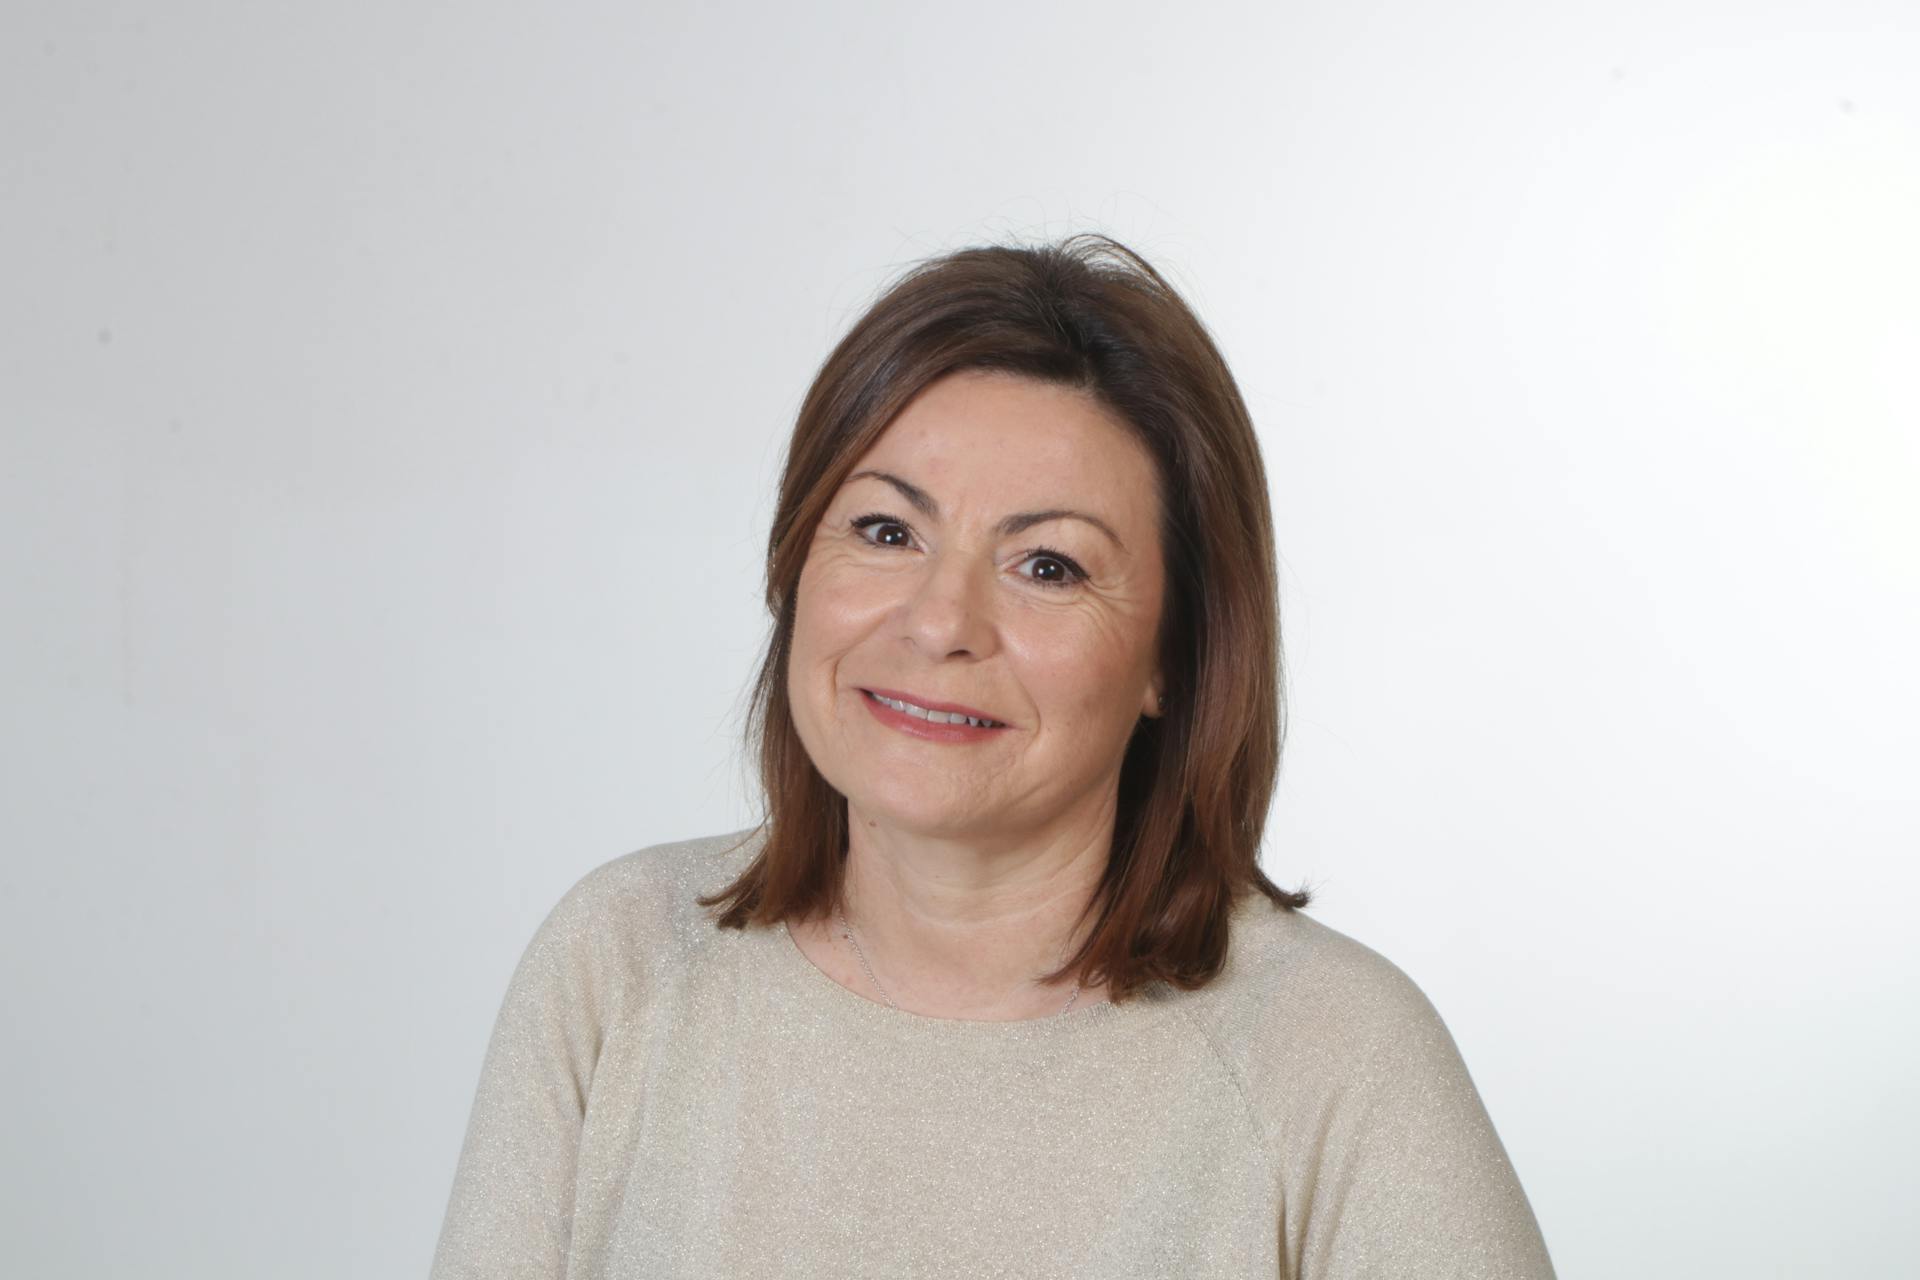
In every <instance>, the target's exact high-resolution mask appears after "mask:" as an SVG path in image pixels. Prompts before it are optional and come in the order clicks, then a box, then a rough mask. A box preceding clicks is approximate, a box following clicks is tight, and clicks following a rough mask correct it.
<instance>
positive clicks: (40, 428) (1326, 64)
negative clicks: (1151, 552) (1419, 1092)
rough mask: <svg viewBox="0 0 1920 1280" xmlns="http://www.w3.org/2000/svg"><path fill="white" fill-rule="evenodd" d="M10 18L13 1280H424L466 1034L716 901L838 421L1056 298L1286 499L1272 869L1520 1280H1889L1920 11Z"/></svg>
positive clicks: (1906, 1123)
mask: <svg viewBox="0 0 1920 1280" xmlns="http://www.w3.org/2000/svg"><path fill="white" fill-rule="evenodd" d="M3 12H4V16H3V17H0V113H3V119H0V218H3V219H4V225H3V227H0V233H3V234H0V423H3V425H4V450H3V452H0V534H3V535H4V536H3V537H0V575H3V576H0V587H3V590H4V596H3V599H4V609H5V627H4V648H3V649H0V658H3V659H4V664H3V674H4V682H5V683H4V689H3V690H0V693H3V694H4V707H0V841H3V842H4V858H5V861H4V879H3V880H0V888H3V889H4V918H3V919H0V957H4V963H5V975H6V976H5V988H4V989H5V1001H6V1004H5V1010H4V1017H3V1018H0V1037H3V1039H0V1091H3V1092H4V1097H5V1099H6V1117H7V1119H6V1128H5V1137H4V1140H3V1141H0V1253H3V1255H4V1256H0V1269H3V1270H5V1271H6V1272H7V1273H8V1274H10V1275H19V1276H34V1277H67V1276H87V1277H91V1276H142V1277H146V1276H181V1277H187V1276H191V1277H196V1278H204V1277H242V1276H245V1277H258V1276H274V1277H340V1276H380V1277H386V1276H394V1277H402V1276H417V1275H420V1274H422V1273H423V1272H424V1271H425V1268H426V1265H427V1260H428V1257H429V1254H430V1252H431V1249H432V1246H433V1243H434V1240H435V1237H436V1235H437V1233H438V1230H439V1227H440V1221H441V1215H442V1213H443V1211H444V1209H445V1204H446V1197H447V1193H448V1190H449V1187H450V1185H451V1178H452V1174H453V1169H454V1162H455V1159H456V1157H457V1155H458V1151H459V1144H460V1141H461V1137H462V1133H463V1129H464V1126H465V1123H466V1118H467V1111H468V1108H469V1106H470V1104H471V1101H472V1096H473V1089H474V1086H475V1084H476V1082H477V1080H478V1073H479V1067H480V1059H481V1053H482V1050H483V1048H484V1046H485V1043H486V1038H487V1034H488V1031H489V1029H490V1027H491V1024H492V1019H493V1016H494V1014H495V1012H496V1010H497V1009H498V1006H499V1001H500V997H501V995H502V993H503V992H504V990H505V986H506V982H507V978H508V976H509V974H510V972H511V971H512V968H513V966H514V964H515V962H516V960H517V959H518V957H519V954H520V951H521V949H522V948H523V947H524V946H525V944H526V942H527V940H528V939H529V937H530V936H531V935H532V932H533V930H534V928H535V926H536V925H537V924H538V922H539V921H540V919H541V918H542V916H543V915H544V914H545V913H546V911H547V910H548V909H549V908H550V907H551V906H552V905H553V904H554V902H555V901H557V900H558V898H559V897H560V895H561V894H562V893H563V892H564V891H565V890H566V889H567V887H568V886H569V885H571V884H572V883H573V882H574V881H575V880H577V879H578V878H579V877H580V876H582V875H583V874H585V873H586V872H587V871H589V870H590V869H592V868H593V867H595V866H597V865H599V864H600V863H602V862H605V861H607V860H608V859H610V858H613V857H617V856H619V855H620V854H623V853H626V852H628V851H631V850H634V849H637V848H641V847H643V846H646V845H650V844H654V843H658V842H661V841H665V840H671V839H679V838H684V837H688V836H693V835H699V834H704V833H710V832H717V831H723V830H732V829H735V828H738V827H742V826H746V825H748V824H749V823H750V822H751V821H752V820H753V817H754V814H755V810H754V797H753V796H752V794H751V792H750V791H749V790H748V789H747V786H746V783H745V781H744V779H745V774H744V771H743V768H742V763H741V756H740V752H739V748H738V745H737V744H738V738H739V734H740V728H741V725H740V712H741V708H742V705H743V694H744V690H745V686H746V683H747V679H748V676H749V674H750V672H751V669H752V666H753V663H754V661H755V658H756V656H757V653H758V649H759V645H760V642H761V638H762V635H763V624H764V618H763V616H762V612H761V606H760V603H759V597H758V592H759V586H760V577H759V575H760V554H761V551H762V548H763V541H764V537H765V533H766V527H767V518H768V512H769V508H770V502H771V494H772V485H773V481H774V477H775V475H776V473H777V468H778V465H779V460H780V450H781V448H782V445H783V443H784V439H785V435H786V432H787V431H788V430H789V428H790V426H791V422H792V417H793V414H794V412H795V410H796V408H797V407H798V404H799V402H800V398H801V396H802V394H803V393H804V391H805V389H806V386H807V383H808V381H809V380H810V379H811V377H812V375H813V373H814V371H815V369H816V368H817V367H818V365H819V363H820V361H821V360H822V359H823V358H824V356H825V355H826V354H827V352H828V351H829V350H830V348H831V347H832V345H833V343H834V342H835V340H836V339H837V338H838V337H839V335H840V334H841V333H842V332H844V330H845V328H846V326H847V325H848V324H849V323H850V322H851V320H852V319H853V317H854V316H855V315H857V314H858V312H859V311H860V310H861V309H862V308H863V307H864V306H865V305H866V303H867V302H869V301H870V300H871V299H872V297H873V296H874V292H875V290H876V289H877V288H879V287H880V286H881V285H882V284H883V283H884V282H885V281H886V280H888V279H889V278H891V277H892V276H893V274H894V273H896V272H897V271H899V270H900V269H901V268H903V267H904V266H906V265H907V264H909V263H911V262H913V261H915V260H917V259H919V258H922V257H925V256H927V255H929V254H933V253H937V252H940V251H943V250H947V249H952V248H957V247H960V246H962V245H966V244H971V243H978V242H984V241H1006V240H1014V239H1028V240H1031V239H1035V238H1042V237H1057V236H1060V235H1063V234H1066V233H1068V232H1071V231H1078V230H1102V231H1106V232H1108V233H1110V234H1112V235H1114V236H1116V237H1118V238H1120V239H1121V240H1123V241H1124V242H1126V243H1128V244H1130V245H1131V246H1132V247H1134V248H1135V249H1137V250H1139V251H1140V252H1141V253H1143V254H1145V255H1146V256H1147V257H1148V258H1149V259H1150V260H1152V261H1153V262H1155V263H1156V264H1157V265H1159V266H1160V267H1161V268H1163V269H1164V270H1165V271H1166V272H1167V273H1168V274H1169V276H1170V277H1171V278H1172V279H1173V280H1174V281H1175V283H1176V284H1177V285H1178V286H1179V287H1180V288H1181V289H1182V290H1184V291H1185V293H1186V296H1187V297H1188V298H1189V299H1190V300H1191V302H1192V303H1193V305H1194V306H1195V307H1196V309H1197V310H1198V311H1199V313H1200V314H1201V316H1202V317H1203V319H1204V320H1205V321H1206V322H1207V324H1208V325H1209V326H1210V327H1211V328H1212V330H1213V331H1214V332H1215V333H1216V334H1217V335H1218V338H1219V341H1220V343H1221V345H1222V347H1223V348H1224V350H1225V352H1226V354H1227V357H1228V359H1229V361H1230V362H1231V364H1232V366H1233V368H1234V370H1235V372H1236V374H1237V376H1238V378H1239V379H1240V382H1241V385H1242V387H1243V389H1244V391H1245V394H1246V396H1247V399H1248V401H1249V403H1250V405H1251V407H1252V409H1253V412H1254V416H1255V418H1256V420H1257V422H1258V424H1259V429H1260V432H1261V439H1262V444H1263V447H1264V449H1265V453H1266V459H1267V463H1268V466H1269V468H1270V471H1271V477H1272V496H1273V509H1274V515H1275V518H1276V521H1277V526H1278V536H1279V543H1280V549H1281V554H1282V557H1283V560H1284V566H1283V607H1284V615H1283V626H1284V635H1285V643H1286V648H1287V669H1288V678H1289V687H1290V696H1291V708H1292V725H1291V733H1290V737H1289V740H1288V745H1287V754H1286V758H1285V764H1284V767H1283V774H1282V784H1281V787H1280V791H1279V796H1278V799H1277V801H1276V804H1275V807H1274V810H1273V815H1272V820H1271V823H1270V827H1269V837H1268V840H1267V844H1266V848H1265V853H1264V861H1265V866H1266V868H1267V869H1268V871H1269V873H1270V874H1272V875H1273V876H1274V877H1275V878H1276V879H1277V880H1278V881H1279V882H1280V883H1282V884H1285V885H1289V886H1293V885H1298V884H1301V883H1303V882H1304V883H1307V884H1309V885H1310V886H1311V887H1313V888H1314V889H1315V890H1316V892H1317V897H1316V901H1315V905H1314V907H1313V908H1312V911H1313V914H1314V915H1316V916H1317V917H1318V918H1319V919H1321V920H1322V921H1324V922H1326V923H1328V924H1330V925H1332V926H1333V927H1335V928H1338V929H1340V930H1342V931H1344V932H1347V933H1349V934H1351V935H1352V936H1354V937H1356V938H1358V939H1360V940H1361V941H1363V942H1365V943H1367V944H1368V945H1370V946H1372V947H1374V948H1375V949H1376V950H1379V951H1381V952H1382V953H1383V954H1385V955H1386V956H1388V957H1389V958H1390V959H1392V960H1394V961H1395V962H1396V963H1397V964H1399V965H1400V966H1401V967H1402V968H1403V969H1405V970H1406V971H1407V972H1408V973H1409V974H1410V975H1411V976H1412V977H1413V978H1414V980H1415V981H1416V982H1418V983H1419V984H1420V985H1421V986H1422V987H1423V989H1424V990H1425V991H1426V992H1427V993H1428V995H1429V996H1430V997H1431V998H1432V999H1433V1001H1434V1003H1435V1005H1436V1006H1437V1007H1438V1008H1439V1010H1440V1011H1441V1013H1442V1015H1443V1016H1444V1017H1445V1018H1446V1019H1447V1021H1448V1023H1449V1025H1450V1027H1451V1028H1452V1030H1453V1032H1454V1035H1455V1037H1456V1039H1457V1041H1458V1043H1459V1045H1460V1047H1461V1051H1462V1053H1463V1054H1464V1056H1465V1058H1466V1060H1467V1063H1468V1065H1469V1068H1470V1069H1471V1071H1472V1073H1473V1076H1474V1079H1475V1081H1476V1082H1477V1084H1478V1085H1479V1087H1480V1089H1481V1092H1482V1096H1483V1097H1484V1099H1485V1101H1486V1104H1487V1107H1488V1109H1489V1112H1490V1113H1491V1115H1492V1117H1493V1119H1494V1122H1495V1124H1496V1126H1497V1127H1498V1129H1499V1131H1500V1134H1501V1136H1502V1138H1503V1139H1504V1141H1505V1143H1506V1145H1507V1149H1508V1151H1509V1153H1510V1155H1511V1156H1512V1158H1513V1161H1514V1164H1515V1166H1516V1168H1517V1169H1518V1171H1519V1173H1520V1176H1521V1179H1522V1181H1523V1183H1524V1184H1525V1186H1526V1189H1527V1191H1528V1193H1529V1195H1530V1197H1531V1199H1532V1203H1533V1205H1534V1208H1535V1211H1536V1212H1537V1214H1538V1215H1539V1218H1540V1221H1541V1224H1542V1227H1543V1229H1544V1231H1545V1234H1546V1238H1547V1241H1548V1244H1549V1246H1550V1247H1551V1249H1552V1252H1553V1254H1554V1257H1555V1259H1556V1262H1557V1263H1558V1266H1559V1268H1560V1272H1561V1274H1562V1276H1564V1277H1569V1278H1585V1277H1614V1276H1627V1275H1631V1276H1635V1277H1641V1278H1645V1280H1652V1278H1655V1277H1687V1278H1689V1280H1692V1278H1696V1277H1701V1276H1729V1277H1731V1276H1738V1277H1743V1278H1744V1277H1756V1276H1782V1277H1784V1276H1792V1277H1796V1278H1798V1277H1807V1276H1836V1277H1838V1276H1845V1277H1877V1276H1899V1275H1911V1274H1912V1271H1911V1270H1910V1268H1911V1267H1912V1265H1913V1263H1912V1258H1913V1256H1914V1255H1915V1252H1916V1249H1917V1248H1920V1230H1917V1229H1916V1226H1915V1219H1914V1218H1913V1217H1912V1216H1911V1209H1912V1204H1913V1202H1914V1200H1915V1197H1916V1191H1917V1190H1920V1188H1917V1187H1916V1178H1915V1174H1914V1172H1913V1156H1912V1153H1913V1150H1914V1148H1915V1146H1916V1144H1920V1100H1917V1099H1916V1090H1915V1088H1914V1083H1913V1082H1914V1080H1915V1079H1916V1078H1920V997H1917V995H1916V992H1920V982H1917V981H1916V980H1917V979H1920V956H1917V954H1916V942H1915V930H1914V928H1913V926H1912V924H1911V916H1912V913H1913V911H1914V903H1915V902H1916V900H1917V899H1920V873H1916V870H1915V863H1916V855H1917V854H1920V816H1917V814H1920V805H1916V799H1915V788H1914V780H1915V776H1916V773H1917V772H1920V735H1917V733H1916V727H1915V726H1916V723H1917V722H1920V677H1917V676H1916V670H1915V666H1916V664H1915V661H1914V659H1915V655H1916V653H1920V514H1917V513H1916V506H1917V504H1916V497H1915V495H1916V492H1920V442H1917V441H1916V434H1917V430H1916V429H1917V426H1920V234H1916V229H1920V74H1916V68H1920V8H1917V7H1916V6H1915V5H1914V4H1912V3H1911V0H1897V2H1891V3H1884V4H1862V3H1844V2H1839V3H1836V2H1835V0H1822V2H1821V3H1813V2H1811V0H1805V2H1795V3H1759V4H1754V3H1735V2H1734V0H1686V2H1683V3H1677V4H1676V3H1673V2H1672V0H1666V2H1664V3H1654V2H1652V0H1622V2H1618V3H1609V4H1606V5H1600V4H1587V5H1571V4H1564V3H1562V4H1538V3H1521V2H1519V0H1511V2H1508V3H1490V2H1487V0H1467V2H1463V3H1453V4H1445V5H1437V4H1423V3H1418V2H1416V0H1385V2H1380V3H1339V4H1336V3H1328V2H1325V0H1313V2H1312V3H1296V4H1284V5H1266V4H1251V3H1243V4H1183V5H1178V6H1176V5H1171V4H1166V3H1155V4H1136V3H1115V2H1113V0H1108V2H1106V3H1101V4H1071V5H1069V4H1048V3H1037V2H1034V0H1029V2H1027V3H1021V4H998V3H973V4H967V5H911V4H890V5H880V4H871V5H859V4H847V3H825V4H812V5H778V4H772V3H764V4H760V5H752V6H739V5H692V4H638V5H636V4H597V5H589V4H566V3H562V4H551V5H525V4H505V3H499V2H497V0H493V2H489V3H474V4H466V5H440V4H426V3H421V2H419V0H388V2H387V3H383V4H380V5H318V4H305V5H287V4H275V3H251V4H243V3H237V2H236V0H220V2H215V3H187V2H182V3H176V4H171V5H165V6H153V5H133V4H120V5H114V4H107V3H99V2H97V0H96V2H89V3H76V2H74V0H62V2H60V3H51V2H48V0H39V2H31V3H30V2H26V0H7V3H6V5H5V8H4V11H3Z"/></svg>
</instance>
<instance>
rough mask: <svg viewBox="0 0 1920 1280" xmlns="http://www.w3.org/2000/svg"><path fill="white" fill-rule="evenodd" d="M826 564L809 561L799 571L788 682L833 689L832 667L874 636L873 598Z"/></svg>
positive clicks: (827, 561) (844, 574)
mask: <svg viewBox="0 0 1920 1280" xmlns="http://www.w3.org/2000/svg"><path fill="white" fill-rule="evenodd" d="M836 570H837V566H836V565H835V564H834V563H833V562H832V561H831V559H830V558H829V559H827V560H826V561H824V562H821V563H816V562H813V561H809V562H808V565H807V568H806V569H804V570H802V571H801V574H800V583H799V588H798V591H797V593H796V596H795V599H794V620H793V653H792V657H791V661H790V669H789V680H790V682H791V683H793V684H795V685H796V686H798V685H800V684H802V683H810V684H815V685H817V684H818V683H819V682H821V681H825V682H827V683H828V684H831V682H832V679H833V668H834V664H835V663H837V662H838V660H839V659H840V658H841V657H842V656H844V655H845V654H846V653H847V651H848V650H849V649H851V648H853V647H854V646H855V645H857V644H858V643H859V642H860V639H861V637H863V636H864V635H866V634H867V633H868V632H869V631H871V630H872V626H871V615H872V614H873V612H874V602H873V601H872V600H871V599H870V598H869V597H871V596H872V594H873V593H872V592H871V591H870V590H869V591H865V592H863V591H862V590H861V589H860V582H859V580H858V578H857V576H854V575H849V574H847V573H845V572H839V571H836Z"/></svg>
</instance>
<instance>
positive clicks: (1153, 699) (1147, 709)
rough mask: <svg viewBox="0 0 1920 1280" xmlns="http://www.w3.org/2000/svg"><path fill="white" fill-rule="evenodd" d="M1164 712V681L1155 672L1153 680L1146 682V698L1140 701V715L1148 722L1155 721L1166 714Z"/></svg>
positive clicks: (1165, 704)
mask: <svg viewBox="0 0 1920 1280" xmlns="http://www.w3.org/2000/svg"><path fill="white" fill-rule="evenodd" d="M1166 710H1167V694H1166V681H1165V680H1163V679H1162V678H1161V676H1160V673H1159V672H1158V671H1156V672H1154V673H1153V678H1152V679H1151V680H1149V681H1147V693H1146V696H1145V697H1144V698H1142V699H1141V700H1140V714H1141V715H1143V716H1145V717H1146V718H1147V719H1149V720H1157V719H1159V718H1160V717H1161V716H1162V715H1164V714H1166Z"/></svg>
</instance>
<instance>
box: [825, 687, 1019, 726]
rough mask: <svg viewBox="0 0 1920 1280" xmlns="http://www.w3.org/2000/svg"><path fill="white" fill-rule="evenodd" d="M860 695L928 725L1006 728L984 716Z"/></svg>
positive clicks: (872, 693) (871, 695)
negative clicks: (932, 708) (923, 721)
mask: <svg viewBox="0 0 1920 1280" xmlns="http://www.w3.org/2000/svg"><path fill="white" fill-rule="evenodd" d="M860 692H861V693H863V694H865V695H866V696H867V697H869V698H871V699H873V700H874V701H875V702H877V703H879V704H880V705H881V706H883V707H891V708H893V709H894V710H895V711H899V712H902V713H904V714H906V715H910V716H912V717H913V718H914V719H916V720H925V721H926V722H927V723H928V724H964V725H971V726H973V727H974V728H976V729H1004V728H1006V727H1007V726H1006V725H1005V724H1004V723H1002V722H1001V721H998V720H989V719H987V718H986V717H985V716H970V715H967V714H965V713H964V712H959V711H933V710H929V709H928V708H926V707H923V706H919V705H918V704H916V703H912V702H907V701H905V700H904V699H901V698H889V697H887V696H886V695H885V694H880V693H875V692H874V691H873V690H871V689H862V690H861V691H860Z"/></svg>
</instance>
